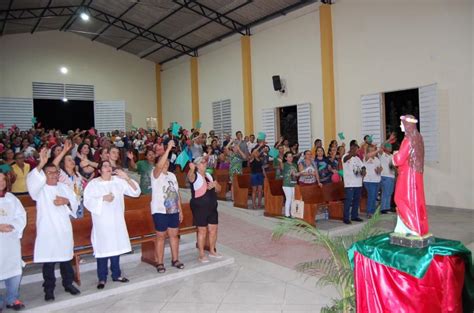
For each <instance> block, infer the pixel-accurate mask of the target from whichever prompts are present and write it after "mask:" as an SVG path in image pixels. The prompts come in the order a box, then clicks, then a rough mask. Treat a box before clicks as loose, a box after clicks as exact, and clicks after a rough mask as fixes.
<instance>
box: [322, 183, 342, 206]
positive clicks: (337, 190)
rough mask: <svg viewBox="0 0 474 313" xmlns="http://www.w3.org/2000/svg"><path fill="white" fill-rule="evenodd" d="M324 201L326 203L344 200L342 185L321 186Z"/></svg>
mask: <svg viewBox="0 0 474 313" xmlns="http://www.w3.org/2000/svg"><path fill="white" fill-rule="evenodd" d="M322 189H323V194H324V200H325V201H326V202H331V201H341V200H344V198H345V195H344V183H343V182H340V183H331V184H324V185H323V188H322Z"/></svg>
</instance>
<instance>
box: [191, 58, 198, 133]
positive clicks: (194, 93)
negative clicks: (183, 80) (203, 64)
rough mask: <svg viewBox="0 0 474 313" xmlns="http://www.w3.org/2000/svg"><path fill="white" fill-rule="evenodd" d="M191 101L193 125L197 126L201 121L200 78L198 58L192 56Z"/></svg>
mask: <svg viewBox="0 0 474 313" xmlns="http://www.w3.org/2000/svg"><path fill="white" fill-rule="evenodd" d="M191 103H192V105H191V106H192V122H193V124H192V126H191V128H194V127H195V126H196V122H197V121H199V78H198V58H197V57H192V58H191Z"/></svg>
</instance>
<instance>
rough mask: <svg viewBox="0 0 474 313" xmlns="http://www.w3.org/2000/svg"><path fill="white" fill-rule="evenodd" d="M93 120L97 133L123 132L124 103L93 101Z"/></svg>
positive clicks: (119, 101) (121, 101)
mask: <svg viewBox="0 0 474 313" xmlns="http://www.w3.org/2000/svg"><path fill="white" fill-rule="evenodd" d="M94 119H95V128H96V129H97V130H98V131H99V132H103V133H106V132H111V131H114V130H123V131H125V101H123V100H118V101H95V102H94Z"/></svg>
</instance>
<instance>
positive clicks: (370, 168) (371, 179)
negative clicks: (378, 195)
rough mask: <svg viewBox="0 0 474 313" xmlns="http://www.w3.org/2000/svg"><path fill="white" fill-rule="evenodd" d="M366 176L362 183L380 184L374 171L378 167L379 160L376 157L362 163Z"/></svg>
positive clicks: (378, 175)
mask: <svg viewBox="0 0 474 313" xmlns="http://www.w3.org/2000/svg"><path fill="white" fill-rule="evenodd" d="M364 166H365V168H366V172H367V174H366V175H365V177H364V182H367V183H380V180H381V177H380V174H377V173H376V172H375V169H376V168H377V167H379V166H380V160H379V158H378V157H374V158H371V159H368V160H366V161H365V162H364Z"/></svg>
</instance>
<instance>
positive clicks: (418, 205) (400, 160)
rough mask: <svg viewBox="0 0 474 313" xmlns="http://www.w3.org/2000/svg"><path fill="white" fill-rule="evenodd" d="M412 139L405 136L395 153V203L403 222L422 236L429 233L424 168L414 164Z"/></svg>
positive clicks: (414, 155)
mask: <svg viewBox="0 0 474 313" xmlns="http://www.w3.org/2000/svg"><path fill="white" fill-rule="evenodd" d="M414 149H416V147H413V146H412V145H411V143H410V139H409V138H407V137H405V138H404V139H403V141H402V144H401V146H400V149H399V151H398V153H395V154H394V155H393V164H394V165H395V166H397V167H398V177H397V185H396V188H395V203H396V205H397V213H398V216H399V217H400V218H401V219H402V221H403V223H404V224H405V225H406V226H407V227H408V228H409V229H410V230H412V231H414V232H415V233H417V234H418V235H420V236H424V235H426V234H427V233H428V216H427V214H426V203H425V190H424V183H423V169H421V171H420V170H418V171H417V169H416V166H414V163H415V162H414V160H413V158H415V157H416V155H417V154H416V153H414V152H415V151H414Z"/></svg>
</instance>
